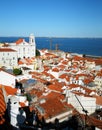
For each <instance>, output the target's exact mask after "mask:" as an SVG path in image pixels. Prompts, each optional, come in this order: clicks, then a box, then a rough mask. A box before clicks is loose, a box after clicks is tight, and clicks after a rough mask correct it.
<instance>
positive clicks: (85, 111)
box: [75, 95, 88, 128]
mask: <svg viewBox="0 0 102 130" xmlns="http://www.w3.org/2000/svg"><path fill="white" fill-rule="evenodd" d="M75 97H76V99H77V101H78V102H79V104H80V106H81V107H82V111H83V112H84V113H85V125H84V128H86V120H87V116H88V115H87V113H88V111H87V110H85V109H84V107H83V105H82V104H81V102H80V101H79V99H78V97H77V96H76V95H75Z"/></svg>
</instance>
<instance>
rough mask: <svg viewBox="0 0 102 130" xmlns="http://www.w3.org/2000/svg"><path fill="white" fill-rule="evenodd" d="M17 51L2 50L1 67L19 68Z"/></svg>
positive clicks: (0, 55)
mask: <svg viewBox="0 0 102 130" xmlns="http://www.w3.org/2000/svg"><path fill="white" fill-rule="evenodd" d="M17 62H18V61H17V51H15V50H13V49H10V48H0V66H17V64H18V63H17Z"/></svg>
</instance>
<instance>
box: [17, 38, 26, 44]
mask: <svg viewBox="0 0 102 130" xmlns="http://www.w3.org/2000/svg"><path fill="white" fill-rule="evenodd" d="M23 41H24V39H18V40H17V41H16V44H20V43H22V42H23Z"/></svg>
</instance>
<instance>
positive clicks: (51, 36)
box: [0, 35, 102, 38]
mask: <svg viewBox="0 0 102 130" xmlns="http://www.w3.org/2000/svg"><path fill="white" fill-rule="evenodd" d="M29 36H30V35H29ZM29 36H19V35H18V36H0V37H29ZM37 37H39V38H41V37H42V38H43V37H45V38H102V37H97V36H96V37H84V36H83V37H74V36H72V37H71V36H35V38H37Z"/></svg>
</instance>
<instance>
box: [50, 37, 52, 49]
mask: <svg viewBox="0 0 102 130" xmlns="http://www.w3.org/2000/svg"><path fill="white" fill-rule="evenodd" d="M50 50H52V38H51V39H50Z"/></svg>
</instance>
